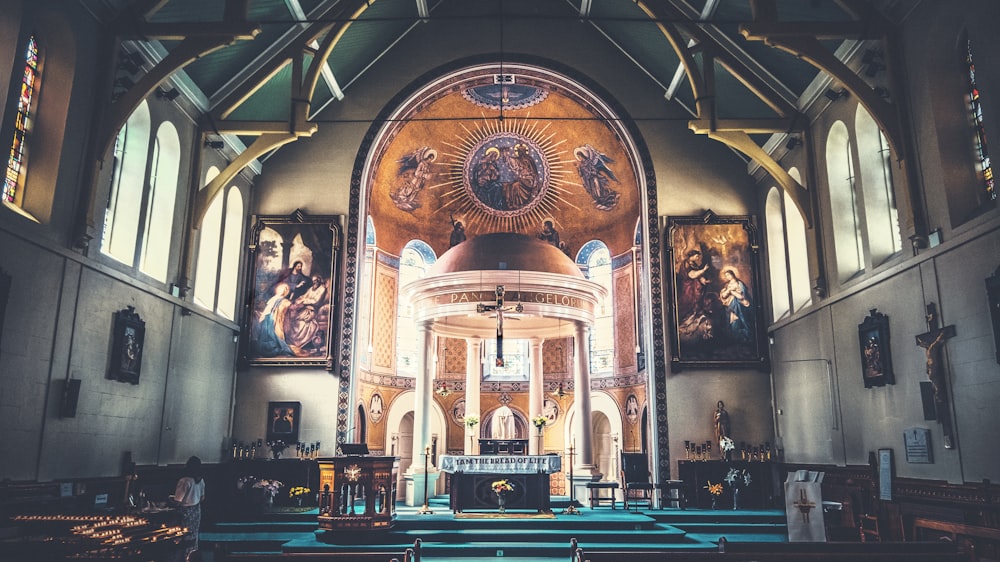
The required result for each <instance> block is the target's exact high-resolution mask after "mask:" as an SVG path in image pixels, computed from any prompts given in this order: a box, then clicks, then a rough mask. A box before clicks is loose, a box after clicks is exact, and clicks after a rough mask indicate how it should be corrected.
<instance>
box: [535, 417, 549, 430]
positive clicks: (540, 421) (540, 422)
mask: <svg viewBox="0 0 1000 562" xmlns="http://www.w3.org/2000/svg"><path fill="white" fill-rule="evenodd" d="M531 423H533V424H535V427H537V428H538V429H539V430H541V429H542V428H543V427H545V424H547V423H549V418H547V417H545V416H543V415H537V416H535V417H533V418H531Z"/></svg>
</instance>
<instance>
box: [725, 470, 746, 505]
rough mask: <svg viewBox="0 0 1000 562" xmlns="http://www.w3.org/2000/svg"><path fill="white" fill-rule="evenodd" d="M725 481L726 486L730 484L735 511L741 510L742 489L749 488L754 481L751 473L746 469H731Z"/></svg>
mask: <svg viewBox="0 0 1000 562" xmlns="http://www.w3.org/2000/svg"><path fill="white" fill-rule="evenodd" d="M725 480H726V484H729V488H730V489H731V490H732V491H733V509H734V510H735V509H739V508H740V489H741V488H742V487H743V486H749V485H750V482H751V481H752V480H753V479H752V478H751V477H750V471H749V470H747V469H745V468H730V469H729V472H727V473H726V478H725Z"/></svg>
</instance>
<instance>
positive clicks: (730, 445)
mask: <svg viewBox="0 0 1000 562" xmlns="http://www.w3.org/2000/svg"><path fill="white" fill-rule="evenodd" d="M735 449H736V443H735V442H734V441H733V439H732V437H723V438H722V439H720V440H719V450H720V451H722V457H723V458H724V459H725V461H726V462H730V461H731V460H732V456H733V451H734V450H735Z"/></svg>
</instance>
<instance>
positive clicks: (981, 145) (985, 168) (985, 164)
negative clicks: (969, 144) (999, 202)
mask: <svg viewBox="0 0 1000 562" xmlns="http://www.w3.org/2000/svg"><path fill="white" fill-rule="evenodd" d="M965 46H966V49H965V63H966V65H967V66H968V68H969V109H970V111H971V113H972V123H973V125H974V126H975V129H976V153H977V154H976V156H977V158H978V159H979V167H980V169H981V170H982V173H983V182H984V184H985V187H986V195H987V197H989V198H990V199H996V198H997V190H996V185H995V184H994V182H993V166H992V165H991V164H990V153H989V151H988V150H987V149H986V127H985V126H984V125H983V107H982V105H981V104H980V100H979V86H977V85H976V64H975V62H973V60H972V40H971V39H970V40H967V41H966V42H965Z"/></svg>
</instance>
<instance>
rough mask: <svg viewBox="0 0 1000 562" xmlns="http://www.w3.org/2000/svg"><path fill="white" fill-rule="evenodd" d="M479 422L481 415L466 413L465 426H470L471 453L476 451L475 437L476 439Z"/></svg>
mask: <svg viewBox="0 0 1000 562" xmlns="http://www.w3.org/2000/svg"><path fill="white" fill-rule="evenodd" d="M478 423H479V416H475V415H470V414H466V416H465V427H468V428H469V452H471V453H475V452H476V448H475V446H474V441H473V439H475V437H476V424H478Z"/></svg>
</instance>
